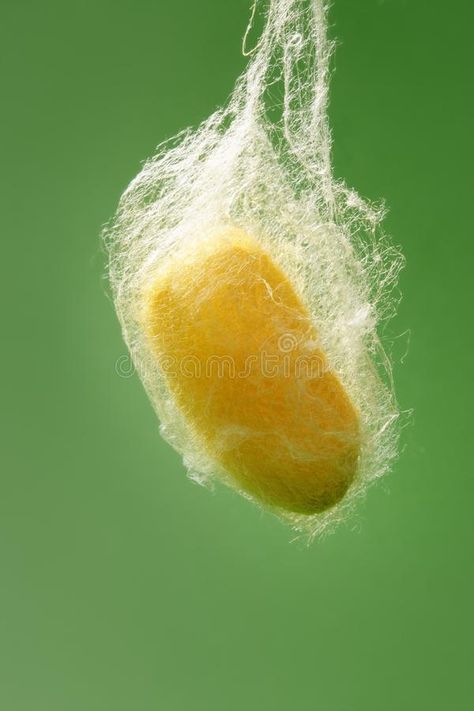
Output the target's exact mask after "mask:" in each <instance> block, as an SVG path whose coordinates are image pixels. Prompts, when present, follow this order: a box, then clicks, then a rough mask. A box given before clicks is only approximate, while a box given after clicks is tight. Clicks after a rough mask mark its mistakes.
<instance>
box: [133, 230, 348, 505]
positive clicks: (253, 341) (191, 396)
mask: <svg viewBox="0 0 474 711" xmlns="http://www.w3.org/2000/svg"><path fill="white" fill-rule="evenodd" d="M144 328H145V330H146V333H147V336H148V338H149V341H150V344H151V347H152V349H153V352H154V353H155V354H156V357H157V358H158V359H159V360H160V362H161V363H162V367H163V370H164V373H165V376H166V379H167V384H168V387H169V389H170V391H171V393H172V395H173V397H174V399H175V402H176V404H177V406H178V407H179V409H180V411H181V412H182V413H183V415H184V417H185V419H186V421H187V423H188V425H189V426H190V428H191V430H192V432H193V435H194V436H195V437H196V438H197V441H198V442H199V444H200V446H201V448H202V449H203V450H205V451H206V452H207V453H208V454H209V456H210V457H211V458H212V459H213V460H214V461H216V462H218V464H219V466H220V467H221V468H222V469H223V470H225V471H226V472H227V473H228V474H229V475H230V476H231V478H232V479H233V480H234V481H235V483H236V484H237V486H238V487H239V488H241V489H243V490H245V491H246V492H248V493H249V494H251V495H252V496H254V497H256V498H257V499H259V500H260V501H262V502H263V503H265V504H267V505H270V506H276V507H279V508H282V509H285V510H287V511H291V512H295V513H303V514H313V513H316V512H320V511H324V510H325V509H327V508H329V507H330V506H332V505H333V504H335V503H337V502H338V501H339V500H340V499H341V498H342V497H343V496H344V494H345V492H346V491H347V489H348V487H349V486H350V484H351V482H352V481H353V479H354V477H355V475H356V473H357V465H358V459H359V449H360V434H359V421H358V415H357V413H356V411H355V409H354V407H353V405H352V403H351V401H350V399H349V397H348V395H347V393H346V392H345V389H344V387H343V385H342V383H341V382H340V380H339V379H338V377H337V376H336V375H335V373H333V372H331V370H330V369H329V368H328V364H327V360H326V357H325V355H324V353H323V352H322V350H321V349H320V348H318V345H317V333H316V330H315V328H314V326H313V325H312V323H311V321H310V317H309V314H308V311H307V309H306V308H305V306H304V305H303V303H302V302H301V299H300V298H299V297H298V295H297V293H296V292H295V290H294V288H293V287H292V285H291V283H290V281H289V279H288V278H287V276H285V274H284V273H283V271H282V270H281V269H280V268H279V267H278V266H277V265H276V264H275V262H274V261H273V260H272V258H271V257H270V255H269V254H268V253H267V252H265V251H264V250H263V249H262V247H261V246H260V245H259V244H258V243H257V242H256V241H255V240H254V239H252V238H251V237H249V236H248V235H247V234H245V233H244V232H242V231H241V230H237V229H229V230H227V231H224V232H223V233H221V234H220V235H218V236H217V237H213V238H212V239H209V240H206V241H203V242H198V243H197V244H196V246H195V247H194V249H192V248H191V250H190V249H189V248H188V250H187V252H186V253H185V254H183V255H180V257H179V258H178V257H175V258H173V259H170V260H169V261H168V262H167V263H165V265H164V266H163V267H162V268H161V270H160V272H159V273H158V274H156V275H155V278H154V280H152V281H151V282H150V284H149V285H148V287H147V290H146V294H145V308H144Z"/></svg>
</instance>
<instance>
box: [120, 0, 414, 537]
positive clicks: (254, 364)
mask: <svg viewBox="0 0 474 711" xmlns="http://www.w3.org/2000/svg"><path fill="white" fill-rule="evenodd" d="M265 7H266V22H265V27H264V30H263V33H262V35H261V37H260V40H259V42H258V45H257V47H256V48H255V49H254V50H253V51H252V52H251V53H250V60H249V64H248V68H247V70H246V72H245V73H244V75H243V76H241V77H240V79H239V80H238V81H237V84H236V87H235V89H234V92H233V94H232V96H231V98H230V101H229V103H228V105H227V106H226V107H225V108H223V109H221V110H219V111H217V112H216V113H215V114H213V115H212V116H211V117H210V118H209V119H208V120H207V121H205V122H204V123H203V124H202V125H201V126H200V127H199V128H198V129H197V130H196V131H194V132H192V131H187V132H184V133H183V134H180V135H179V136H178V137H177V138H175V139H174V140H173V141H172V142H169V143H167V144H165V145H163V146H161V147H159V149H158V153H157V155H156V156H155V157H154V158H153V159H151V160H150V161H148V162H147V163H146V164H145V166H144V168H143V170H142V171H141V173H140V174H139V175H138V176H137V178H135V180H134V181H133V182H132V183H131V185H130V186H129V187H128V188H127V190H126V191H125V193H124V195H123V196H122V199H121V202H120V205H119V208H118V211H117V214H116V216H115V218H114V220H113V221H112V223H111V224H110V226H109V227H108V229H107V231H106V240H107V245H108V248H109V254H110V266H109V271H110V280H111V284H112V288H113V293H114V301H115V305H116V309H117V313H118V316H119V318H120V321H121V324H122V328H123V332H124V337H125V340H126V342H127V345H128V347H129V349H130V352H131V354H132V357H133V360H134V363H135V365H136V367H137V370H138V372H139V374H140V376H141V378H142V380H143V382H144V385H145V387H146V389H147V392H148V394H149V396H150V399H151V401H152V403H153V405H154V407H155V409H156V411H157V414H158V416H159V418H160V421H161V432H162V434H163V436H164V437H165V438H166V439H167V440H168V441H169V442H170V443H171V444H172V445H173V446H174V447H175V448H176V449H177V450H178V451H180V452H181V453H182V454H183V458H184V462H185V464H186V466H187V468H188V471H189V473H190V475H191V476H192V477H193V478H194V479H196V480H198V481H200V482H202V483H207V482H211V481H213V480H214V479H218V480H220V481H223V482H225V483H227V484H229V485H231V486H233V487H234V488H237V489H238V490H239V491H241V492H242V493H243V494H244V495H246V496H247V497H248V498H251V499H253V500H254V501H256V502H259V503H262V504H264V505H265V506H267V507H269V508H271V509H272V510H273V511H275V512H276V513H278V514H279V515H280V516H281V517H282V518H284V519H286V520H288V521H289V522H290V523H291V524H292V525H293V527H294V528H295V529H297V530H299V531H302V532H304V533H307V534H309V535H310V536H313V535H314V534H316V533H318V532H321V531H323V530H324V529H325V528H326V527H327V526H329V525H331V524H333V523H335V522H337V521H338V520H339V519H340V518H341V517H343V516H344V515H345V514H346V513H347V510H348V508H349V507H350V506H351V505H352V503H353V502H354V501H355V500H356V498H357V496H358V495H360V494H361V493H363V492H364V491H365V489H366V488H367V486H368V484H370V482H371V481H373V480H374V479H375V478H377V477H378V476H380V475H382V474H383V473H384V472H385V471H386V470H387V468H388V466H389V464H390V461H391V460H392V459H393V457H394V456H395V454H396V444H397V427H396V420H397V416H398V412H397V408H396V404H395V399H394V396H393V390H392V385H391V375H390V364H389V362H388V359H387V358H386V356H385V354H384V352H383V349H382V347H381V344H380V342H379V338H378V335H377V325H378V324H379V323H380V321H381V320H382V319H386V318H387V317H388V316H390V315H391V313H392V312H393V302H392V299H391V296H390V287H391V286H392V285H393V284H394V283H395V280H396V277H397V274H398V271H399V268H400V263H401V260H400V257H399V255H398V254H397V252H396V251H395V250H394V249H393V248H392V247H391V246H390V244H389V242H388V241H387V239H386V238H385V236H384V235H383V233H382V232H381V230H380V227H379V222H380V219H381V217H382V211H381V209H380V208H377V207H376V206H372V205H370V204H368V203H366V202H365V201H363V200H361V198H359V197H358V196H357V195H356V194H355V193H354V192H353V191H352V190H350V189H348V188H346V187H345V186H344V185H343V184H342V183H341V182H340V181H337V180H335V179H334V178H333V176H332V171H331V165H330V135H329V131H328V127H327V118H326V104H327V80H328V62H329V56H330V50H331V46H330V44H329V43H328V41H327V38H326V33H325V30H326V10H325V6H324V4H323V3H321V2H319V0H273V1H272V2H270V3H269V4H267V5H266V6H265ZM276 86H279V87H280V89H281V97H280V109H281V111H280V116H279V118H277V119H271V118H270V116H271V115H272V114H274V103H275V98H274V96H273V94H272V90H273V89H274V88H275V87H276ZM272 88H273V89H272Z"/></svg>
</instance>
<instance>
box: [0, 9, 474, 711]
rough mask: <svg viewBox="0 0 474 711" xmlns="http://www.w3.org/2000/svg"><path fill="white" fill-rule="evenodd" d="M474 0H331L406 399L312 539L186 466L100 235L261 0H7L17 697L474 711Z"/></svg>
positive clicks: (88, 705) (189, 120)
mask: <svg viewBox="0 0 474 711" xmlns="http://www.w3.org/2000/svg"><path fill="white" fill-rule="evenodd" d="M473 8H474V6H473V4H472V3H471V2H470V0H465V1H463V2H460V1H458V2H456V0H453V2H452V3H449V4H448V3H445V2H441V1H440V0H432V1H431V2H429V1H422V0H418V1H416V0H411V1H408V0H405V1H404V0H386V1H385V2H381V1H380V2H379V1H377V0H335V1H334V5H333V8H332V10H331V16H330V17H331V33H332V34H333V35H334V36H337V37H338V39H339V46H338V49H337V54H336V59H335V64H334V66H335V72H334V75H333V82H332V88H331V107H330V118H331V124H332V127H333V134H334V160H335V168H336V173H337V175H338V176H343V177H344V178H345V179H346V180H347V182H348V183H349V184H350V185H351V186H354V187H355V188H356V189H357V190H358V191H360V192H361V194H363V195H365V196H367V197H369V198H374V199H377V198H380V197H385V198H386V200H387V203H388V206H389V207H390V214H389V216H388V219H387V222H386V227H387V230H388V231H389V232H390V233H391V234H392V235H393V237H394V240H395V241H396V242H397V243H399V244H401V245H402V247H403V250H404V252H405V255H406V258H407V268H406V270H405V271H404V273H403V276H402V280H401V288H402V291H403V301H402V303H401V306H400V312H399V316H398V318H397V320H396V322H395V323H393V324H392V326H391V328H390V334H391V335H392V336H397V335H399V337H398V338H396V339H395V341H394V346H393V351H394V357H395V360H396V368H395V371H396V380H397V384H398V394H399V399H400V402H401V405H402V407H403V408H414V418H413V421H412V424H411V426H410V427H409V428H407V429H406V430H405V432H404V438H403V441H404V452H403V453H402V456H401V458H400V460H399V462H398V463H397V464H396V466H395V468H394V471H393V473H392V474H391V475H390V476H389V477H387V478H386V479H385V480H383V481H381V482H380V483H379V485H378V486H377V487H375V488H373V489H372V490H371V491H370V493H369V495H368V497H367V499H366V501H365V502H363V503H362V504H361V505H360V506H359V508H358V513H357V516H356V517H354V518H352V519H351V520H350V521H349V522H348V523H347V524H345V525H343V526H342V527H341V528H339V529H338V530H337V532H336V533H335V534H334V535H332V536H330V537H328V538H326V539H324V540H322V541H320V542H316V543H315V544H314V545H313V546H312V547H309V548H307V547H305V546H304V545H302V544H301V543H294V542H293V543H292V542H291V539H292V534H291V531H290V530H289V529H287V528H285V527H284V526H283V525H282V524H280V523H279V521H278V520H276V519H275V518H273V517H272V516H270V515H269V514H265V513H262V512H260V511H259V510H258V509H257V508H255V507H252V506H251V505H250V504H248V503H247V502H246V501H245V500H243V499H241V498H239V497H238V496H236V495H234V494H233V493H232V492H230V491H227V490H223V489H219V490H218V491H217V492H216V493H215V494H214V495H213V494H211V493H209V492H208V491H207V490H205V489H203V488H200V487H199V486H197V485H195V484H193V483H191V482H190V481H189V480H187V479H186V477H185V474H184V469H183V466H182V464H181V462H180V459H179V457H178V456H177V455H176V454H175V453H174V452H173V451H172V450H171V449H170V448H169V447H168V446H167V445H166V444H164V443H163V442H162V441H161V439H160V437H159V435H158V431H157V429H158V428H157V422H156V420H155V417H154V414H153V412H152V408H151V406H150V405H149V403H148V401H147V399H146V397H145V395H144V392H143V390H142V387H141V384H140V382H139V381H138V379H137V377H136V376H132V377H120V376H119V375H118V374H117V372H116V362H117V360H118V359H120V358H121V356H123V355H124V354H125V353H126V350H125V347H124V345H123V342H122V340H121V336H120V331H119V327H118V324H117V321H116V318H115V315H114V311H113V307H112V304H111V302H110V299H109V297H108V296H107V286H106V283H105V280H104V278H103V274H104V262H105V260H104V255H103V254H102V252H101V248H100V244H99V232H100V229H101V225H102V224H103V223H105V221H106V220H107V219H108V218H109V217H110V216H111V215H112V214H113V212H114V209H115V206H116V202H117V200H118V198H119V195H120V193H121V191H122V190H123V189H124V188H125V186H126V185H127V183H128V181H129V180H130V179H131V178H132V177H133V176H134V175H135V174H136V172H137V171H138V170H139V168H140V161H141V160H142V159H144V158H145V157H147V156H148V155H150V154H151V153H152V152H153V149H154V147H155V145H156V144H157V143H158V142H159V141H160V140H163V139H164V138H166V137H169V136H170V135H172V134H174V133H175V132H176V131H177V130H179V129H182V128H184V127H185V126H188V125H195V124H197V123H198V122H199V121H200V120H202V119H203V118H205V117H206V116H207V115H208V114H209V113H210V112H211V111H212V110H214V108H215V107H216V106H217V105H219V104H221V103H222V102H223V101H225V99H226V97H227V95H228V94H229V92H230V90H231V88H232V86H233V82H234V80H235V78H236V77H237V75H238V74H239V73H240V71H241V70H242V69H243V67H244V66H245V61H244V59H243V57H242V56H241V54H240V42H241V37H242V34H243V32H244V29H245V26H246V23H247V20H248V16H249V0H179V2H177V1H176V2H174V1H172V0H168V1H165V0H153V1H152V0H95V1H92V0H90V1H89V0H86V1H84V2H81V1H77V2H65V1H64V0H61V1H53V0H40V1H38V2H33V1H31V2H27V1H25V0H3V1H2V2H1V23H0V24H1V30H0V35H1V36H0V53H1V62H2V84H1V87H2V88H1V92H2V113H1V117H2V124H3V128H2V133H1V136H2V143H3V150H2V154H3V158H2V188H1V196H2V198H3V207H2V225H1V226H2V266H3V268H4V276H3V278H2V283H1V286H2V289H3V291H4V294H3V299H2V301H3V306H4V307H5V309H4V310H5V313H4V316H3V336H2V343H3V347H2V362H3V365H2V418H3V422H2V435H3V438H4V444H3V446H2V461H3V464H2V473H1V478H0V486H1V492H0V556H1V559H0V564H1V568H0V571H1V576H0V590H1V592H0V610H1V616H0V625H1V629H0V656H1V659H0V677H1V678H0V709H1V711H43V710H44V711H148V710H150V711H151V710H160V711H161V710H163V711H309V710H321V711H392V710H393V711H412V710H413V711H425V710H426V711H438V710H439V711H441V710H442V711H444V710H446V711H448V710H449V711H456V710H462V711H464V710H467V709H471V708H473V706H472V704H473V699H472V693H473V688H472V686H473V683H472V679H473V673H472V651H473V650H472V635H473V625H472V605H473V598H474V596H473V582H474V574H473V568H472V547H473V528H472V521H473V511H472V508H473V507H472V502H473V494H474V483H473V469H472V462H471V459H472V457H471V444H472V432H471V428H472V422H471V420H472V395H473V392H472V382H471V378H472V375H471V370H470V366H471V363H472V351H471V348H472V345H473V336H472V330H471V324H470V316H471V307H470V301H471V294H472V258H473V249H472V235H471V214H470V213H471V203H472V197H471V190H472V186H471V183H472V154H471V152H470V147H471V130H472V108H473V100H472V94H471V88H472V86H471V83H472V82H471V80H472V74H471V66H470V65H471V63H472V62H471V58H472V36H471V35H472V23H473V22H474V9H473ZM407 329H410V332H411V335H410V337H408V335H407V333H406V332H407ZM407 351H408V352H407ZM405 354H406V357H404V356H405ZM402 360H403V361H404V362H403V364H402V363H401V362H400V361H402ZM119 362H121V361H119ZM125 365H126V364H125ZM124 374H126V373H123V372H122V376H123V375H124Z"/></svg>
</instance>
